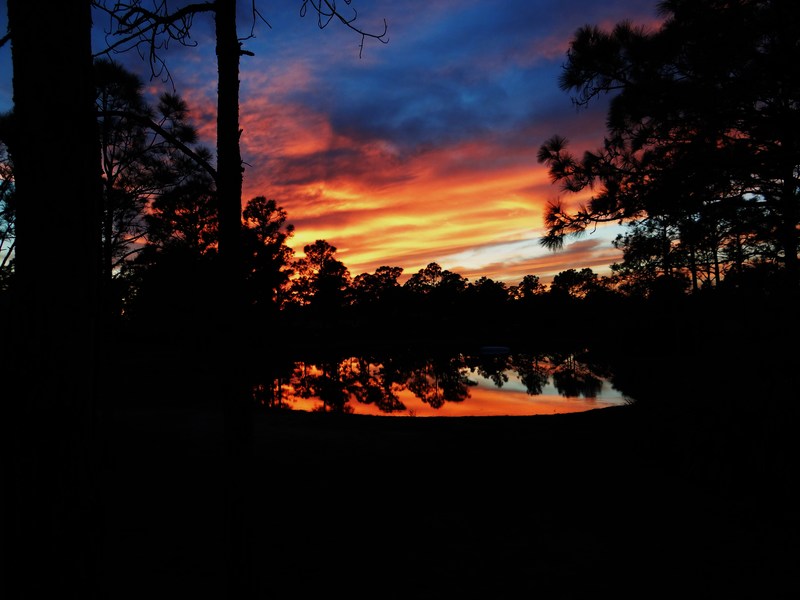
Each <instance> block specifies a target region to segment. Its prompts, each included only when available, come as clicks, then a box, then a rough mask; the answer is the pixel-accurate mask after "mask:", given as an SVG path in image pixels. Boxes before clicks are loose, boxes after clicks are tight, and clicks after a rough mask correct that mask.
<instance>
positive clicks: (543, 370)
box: [511, 354, 551, 396]
mask: <svg viewBox="0 0 800 600" xmlns="http://www.w3.org/2000/svg"><path fill="white" fill-rule="evenodd" d="M511 365H512V368H513V370H514V372H515V373H516V374H517V377H519V380H520V381H521V382H522V384H523V385H524V386H525V390H526V391H527V392H528V395H530V396H539V395H541V394H542V392H543V390H544V386H545V385H547V382H548V381H549V380H550V371H551V368H550V367H551V365H550V362H549V361H547V360H545V359H544V358H543V357H541V356H539V355H536V354H534V355H527V354H517V355H515V356H513V357H512V359H511Z"/></svg>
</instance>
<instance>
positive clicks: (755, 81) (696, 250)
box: [539, 0, 800, 289]
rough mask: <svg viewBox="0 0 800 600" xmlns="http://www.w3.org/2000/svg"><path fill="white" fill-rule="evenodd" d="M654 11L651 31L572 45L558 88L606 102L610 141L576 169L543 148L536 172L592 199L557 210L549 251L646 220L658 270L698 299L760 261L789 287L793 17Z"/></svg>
mask: <svg viewBox="0 0 800 600" xmlns="http://www.w3.org/2000/svg"><path fill="white" fill-rule="evenodd" d="M659 7H660V9H661V11H662V13H663V15H664V19H665V20H664V23H663V25H662V26H661V27H660V28H659V29H658V30H657V31H654V32H648V31H646V30H644V29H643V28H638V27H634V26H633V25H632V24H630V23H628V22H622V23H619V24H618V25H617V26H615V27H614V28H613V29H612V30H611V31H604V30H601V29H600V28H598V27H594V26H586V27H583V28H581V29H580V30H578V32H577V33H576V35H575V37H574V38H573V41H572V43H571V45H570V50H569V53H568V56H567V63H566V65H565V69H564V72H563V74H562V76H561V78H560V81H559V83H560V85H561V87H562V89H564V90H565V91H567V90H571V91H572V92H573V101H574V102H575V103H576V104H577V105H578V106H585V105H587V104H589V103H590V102H592V101H594V100H595V99H597V98H599V97H601V96H605V95H610V96H611V102H610V104H609V109H608V118H607V123H608V134H607V136H606V137H605V139H604V140H603V143H602V146H601V147H600V148H599V149H598V150H595V151H588V152H586V153H584V155H583V156H582V157H576V156H574V155H573V154H571V153H570V152H569V150H568V142H567V140H565V139H564V138H563V137H561V136H553V137H552V138H550V139H549V140H547V141H546V142H545V143H544V144H542V146H541V148H540V151H539V160H540V162H542V163H544V164H546V165H547V166H548V168H549V171H550V175H551V177H552V178H553V180H554V181H556V182H559V183H560V184H561V185H562V188H563V189H564V190H565V191H566V192H568V193H573V192H579V191H582V190H585V189H589V188H592V189H593V195H592V196H591V198H590V200H589V201H588V202H586V203H585V204H584V205H582V206H580V207H579V208H578V209H577V210H575V211H573V212H570V211H569V210H567V209H566V207H565V205H564V204H563V202H562V201H560V200H557V201H555V202H554V203H552V204H551V206H550V207H549V209H548V212H547V214H546V219H545V223H546V225H547V228H548V233H547V235H546V236H545V238H544V239H543V244H545V245H546V246H548V247H551V248H558V247H560V245H561V244H562V243H563V240H564V238H565V236H568V235H580V234H581V233H583V232H584V231H585V230H586V229H587V228H589V227H592V226H594V225H595V224H597V223H599V222H612V221H619V222H630V221H633V222H638V223H641V222H645V221H647V220H650V219H654V220H655V221H656V223H657V225H655V224H654V225H653V226H652V227H651V226H647V227H644V228H641V227H640V228H639V229H638V230H637V238H638V239H641V237H642V236H643V235H648V234H650V233H652V234H653V235H654V236H663V234H664V233H666V232H667V231H669V238H670V239H669V245H667V238H665V237H662V238H661V239H662V241H663V242H664V245H663V246H662V247H661V251H660V253H659V254H658V255H656V256H658V257H659V260H660V261H661V264H660V269H661V270H662V272H663V273H664V274H667V275H671V274H672V273H673V271H675V270H681V271H684V272H687V273H690V276H691V278H692V281H693V284H694V287H695V289H697V288H698V287H699V286H700V285H701V283H702V280H706V281H709V282H710V283H713V284H718V283H720V282H721V281H722V279H723V278H724V277H725V275H726V274H727V273H729V272H732V273H741V272H742V270H743V269H744V268H747V267H749V266H750V265H754V264H757V263H759V262H763V261H766V262H773V263H778V264H781V265H782V266H783V268H784V269H785V271H786V272H787V274H788V275H789V279H790V281H792V282H793V285H795V286H796V285H797V282H798V275H799V273H798V235H800V234H798V222H800V211H798V208H797V204H798V195H797V188H798V180H797V166H798V164H800V142H799V141H798V140H799V139H800V138H798V136H797V134H796V131H797V128H798V126H797V123H798V118H799V117H798V114H799V112H798V104H797V101H796V99H797V97H798V93H800V78H798V77H797V75H796V70H795V69H791V68H787V65H789V64H792V63H793V62H794V61H796V60H797V59H798V58H800V56H799V55H798V54H799V53H800V50H798V48H797V45H796V44H795V43H794V41H793V40H795V39H796V35H795V32H796V30H797V26H798V25H799V24H800V9H799V8H798V7H797V5H796V4H792V3H788V2H752V1H746V0H739V1H737V2H726V3H708V2H701V3H698V2H694V3H693V2H688V1H686V0H675V1H667V2H662V3H661V4H660V5H659ZM673 236H674V237H673ZM675 246H679V247H680V252H675V251H674V247H675ZM637 258H638V259H639V260H640V259H641V255H639V256H638V257H637ZM673 261H674V262H673ZM632 266H633V264H631V265H629V267H632ZM647 268H651V267H650V266H647Z"/></svg>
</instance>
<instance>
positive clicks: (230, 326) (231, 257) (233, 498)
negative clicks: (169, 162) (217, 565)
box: [215, 0, 253, 598]
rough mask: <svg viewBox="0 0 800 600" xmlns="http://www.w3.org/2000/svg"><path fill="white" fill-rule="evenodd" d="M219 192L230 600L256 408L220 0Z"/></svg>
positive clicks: (232, 7)
mask: <svg viewBox="0 0 800 600" xmlns="http://www.w3.org/2000/svg"><path fill="white" fill-rule="evenodd" d="M215 14H216V36H217V69H218V86H219V87H218V90H217V94H218V97H217V182H216V183H217V195H218V199H217V201H218V203H219V204H218V214H219V256H220V262H221V264H220V267H221V281H220V291H221V295H220V304H219V310H220V316H221V318H220V320H219V327H220V330H219V331H220V334H221V336H220V340H219V350H220V357H221V365H220V375H221V378H222V379H221V385H220V394H221V398H220V401H221V402H222V406H223V412H224V416H225V438H226V439H225V451H226V456H225V470H226V475H227V477H226V479H225V480H224V482H223V484H224V485H225V493H226V496H227V501H226V525H227V531H228V549H227V550H228V553H227V559H228V565H227V571H228V583H229V593H230V597H231V598H245V597H248V596H249V593H250V590H251V577H252V565H251V560H252V559H251V556H252V553H251V540H250V536H249V533H248V530H247V525H246V523H247V519H248V514H249V512H250V494H249V486H250V478H251V477H252V476H253V474H252V471H251V469H250V464H251V448H252V435H253V434H252V427H253V416H252V414H251V410H252V406H251V402H250V397H249V393H248V389H247V387H246V382H245V379H244V373H243V369H242V364H243V360H244V356H243V351H242V348H241V340H240V339H238V335H239V333H240V332H241V331H243V328H244V326H245V323H244V320H243V319H242V315H243V309H244V296H243V289H244V286H243V281H242V277H243V269H242V267H241V261H242V249H241V232H242V221H241V218H242V217H241V216H242V159H241V154H240V150H239V135H240V131H239V58H240V56H241V48H240V45H239V39H238V35H237V32H236V1H235V0H217V2H216V13H215Z"/></svg>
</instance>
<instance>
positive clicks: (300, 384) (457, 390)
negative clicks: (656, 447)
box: [253, 348, 632, 417]
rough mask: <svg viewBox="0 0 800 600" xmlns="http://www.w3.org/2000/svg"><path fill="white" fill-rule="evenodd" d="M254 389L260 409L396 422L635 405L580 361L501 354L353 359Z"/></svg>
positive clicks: (313, 363)
mask: <svg viewBox="0 0 800 600" xmlns="http://www.w3.org/2000/svg"><path fill="white" fill-rule="evenodd" d="M273 375H274V376H273V377H270V378H267V379H265V380H262V381H260V382H259V383H258V384H257V385H255V386H253V395H254V398H255V399H256V401H257V402H259V403H260V404H263V405H266V406H271V407H276V408H278V407H279V408H286V409H294V410H305V411H327V412H344V413H353V414H364V415H395V416H420V417H423V416H447V417H456V416H505V415H508V416H522V415H540V414H555V413H572V412H581V411H585V410H590V409H595V408H605V407H610V406H619V405H622V404H629V403H631V402H632V400H631V399H630V398H628V397H626V396H625V395H624V394H623V393H622V392H620V391H619V390H617V389H615V388H614V386H613V385H612V384H611V383H610V381H609V379H608V378H607V377H605V376H603V375H601V374H599V373H597V372H596V371H594V370H593V369H592V367H590V366H589V365H587V364H585V363H583V362H581V361H580V360H578V359H576V358H575V356H574V355H571V354H568V355H562V356H558V355H553V354H550V355H545V354H531V353H511V352H507V351H504V350H503V349H502V348H501V349H498V348H491V349H485V350H484V351H483V352H476V353H473V354H450V355H443V356H438V357H428V358H419V357H409V356H405V357H399V356H391V357H386V356H383V357H380V358H377V357H368V356H347V357H344V358H336V359H327V360H306V361H296V362H293V363H291V364H290V365H287V366H286V367H285V368H284V369H283V371H282V372H276V373H273Z"/></svg>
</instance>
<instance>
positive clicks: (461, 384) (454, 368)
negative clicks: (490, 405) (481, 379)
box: [407, 356, 478, 408]
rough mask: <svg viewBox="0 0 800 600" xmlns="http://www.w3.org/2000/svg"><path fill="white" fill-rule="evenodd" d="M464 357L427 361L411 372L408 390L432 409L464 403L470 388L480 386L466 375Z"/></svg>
mask: <svg viewBox="0 0 800 600" xmlns="http://www.w3.org/2000/svg"><path fill="white" fill-rule="evenodd" d="M465 367H466V364H465V363H464V358H463V357H462V356H457V357H455V358H448V359H433V360H429V361H426V362H425V363H424V364H423V365H422V366H421V367H420V368H417V369H414V370H412V371H411V372H410V374H409V377H408V383H407V387H408V389H409V390H410V391H411V392H412V393H413V394H414V395H415V396H416V397H417V398H419V399H420V400H422V402H424V403H425V404H428V405H429V406H430V407H431V408H441V407H442V406H444V403H445V402H463V401H464V400H465V399H467V398H468V397H469V388H470V387H471V386H475V385H478V383H477V382H476V381H472V380H471V379H469V377H467V375H466V373H465Z"/></svg>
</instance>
